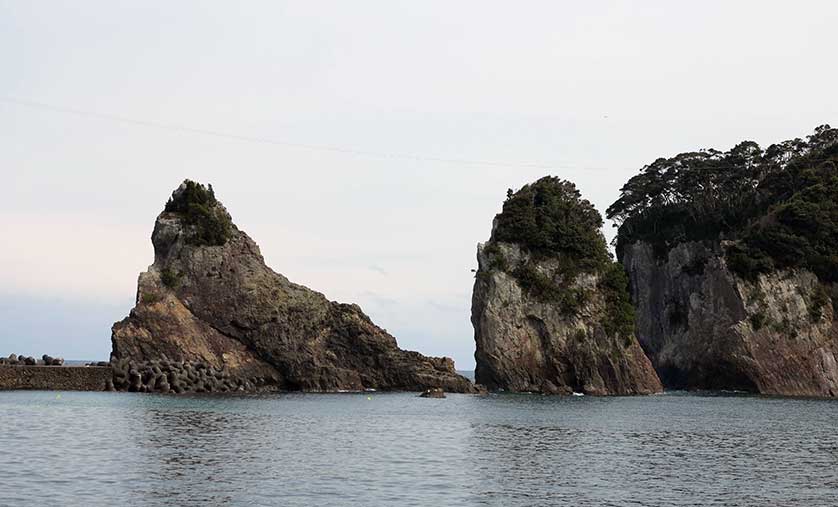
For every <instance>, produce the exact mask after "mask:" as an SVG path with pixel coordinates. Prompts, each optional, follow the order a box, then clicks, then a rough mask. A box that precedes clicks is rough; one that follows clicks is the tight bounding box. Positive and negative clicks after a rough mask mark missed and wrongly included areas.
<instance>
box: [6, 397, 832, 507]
mask: <svg viewBox="0 0 838 507" xmlns="http://www.w3.org/2000/svg"><path fill="white" fill-rule="evenodd" d="M835 421H838V403H835V402H831V401H816V400H778V399H766V398H755V397H719V396H714V397H711V396H688V395H680V394H669V395H664V396H653V397H643V398H607V399H606V398H553V397H542V396H522V395H504V396H486V397H477V396H463V395H450V396H449V398H448V399H446V400H428V399H420V398H417V397H416V396H415V395H413V394H375V395H372V396H369V395H360V394H346V395H299V394H289V395H271V396H242V397H211V396H203V397H197V396H196V397H165V396H154V395H142V394H129V393H121V394H117V393H60V395H59V393H54V392H2V393H0V428H2V430H0V449H2V452H0V505H7V504H8V505H38V504H44V503H50V504H60V505H113V504H117V503H124V504H126V505H138V506H157V505H289V506H309V505H324V506H325V505H329V506H331V505H364V506H390V505H432V506H443V505H446V506H447V505H498V506H508V505H512V506H515V505H520V506H531V505H615V506H616V505H651V506H658V505H659V506H663V505H754V506H756V505H766V504H769V505H801V506H803V505H806V506H808V505H834V498H835V496H836V493H838V466H836V465H838V436H836V431H835Z"/></svg>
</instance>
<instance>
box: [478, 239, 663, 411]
mask: <svg viewBox="0 0 838 507" xmlns="http://www.w3.org/2000/svg"><path fill="white" fill-rule="evenodd" d="M490 243H492V244H493V247H494V249H495V250H497V251H498V252H499V255H500V256H502V257H503V259H504V260H503V262H501V263H499V262H497V260H495V259H492V258H490V255H488V254H487V252H486V250H487V249H486V246H485V245H482V244H481V245H478V249H477V260H478V264H479V267H478V270H477V275H476V277H475V282H474V292H473V298H472V317H471V319H472V324H473V325H474V330H475V341H476V343H477V351H476V353H475V359H476V361H477V370H476V372H475V376H476V381H477V382H478V383H480V384H483V385H485V386H486V387H487V388H488V389H490V390H506V391H517V392H542V393H547V394H571V393H573V392H581V393H585V394H593V395H623V394H625V395H628V394H651V393H656V392H660V391H661V390H662V388H661V384H660V381H659V380H658V378H657V376H656V374H655V372H654V370H653V369H652V365H651V364H650V362H649V359H648V358H647V357H646V356H645V355H644V353H643V351H642V350H641V348H640V345H639V344H638V342H637V340H636V339H635V337H634V336H632V335H629V336H626V337H622V336H615V335H611V336H609V335H608V334H607V333H606V332H605V330H604V328H603V326H602V323H601V322H602V319H603V315H604V313H605V301H604V300H603V297H602V295H601V294H600V293H599V291H598V290H597V283H598V275H595V274H581V275H579V276H577V277H576V278H575V279H573V280H561V279H559V278H560V275H559V274H558V273H559V272H561V269H560V265H559V262H560V261H558V260H557V259H547V260H540V261H537V269H538V270H539V272H540V273H541V274H543V275H545V276H547V277H548V278H549V279H551V280H554V281H555V282H556V283H558V284H559V285H562V286H564V287H565V288H566V289H582V290H584V291H585V293H586V294H589V295H590V296H589V297H587V298H586V299H585V300H584V301H580V302H579V308H578V310H577V311H575V312H569V311H567V310H566V309H564V308H562V306H561V305H559V304H556V303H555V302H545V301H542V300H540V299H539V298H536V297H533V296H531V295H529V294H528V293H527V292H526V291H525V290H523V289H522V288H521V286H520V284H519V283H518V281H516V279H515V277H514V276H513V275H512V274H511V273H513V272H514V271H515V269H516V267H518V266H520V265H522V264H524V263H526V262H527V260H528V254H527V253H525V252H523V251H522V250H521V248H519V247H518V246H517V245H515V244H511V243H496V242H490ZM493 255H497V254H493Z"/></svg>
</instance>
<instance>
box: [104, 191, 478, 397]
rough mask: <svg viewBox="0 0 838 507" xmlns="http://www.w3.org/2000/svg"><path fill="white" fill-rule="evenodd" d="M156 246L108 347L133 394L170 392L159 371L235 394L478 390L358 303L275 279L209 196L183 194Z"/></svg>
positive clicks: (164, 218) (170, 206) (159, 224)
mask: <svg viewBox="0 0 838 507" xmlns="http://www.w3.org/2000/svg"><path fill="white" fill-rule="evenodd" d="M151 239H152V243H153V245H154V263H153V264H152V265H151V266H149V268H148V271H146V272H144V273H141V274H140V277H139V283H138V289H137V299H136V306H135V307H134V309H133V310H131V313H130V315H129V316H128V317H127V318H125V319H124V320H122V321H120V322H117V323H116V324H114V326H113V333H112V340H111V341H112V344H113V352H112V362H113V363H114V364H117V365H122V367H121V369H122V370H125V371H124V372H123V374H124V375H125V377H127V376H129V375H130V376H131V378H133V379H134V380H131V382H132V385H133V387H134V389H136V390H144V389H149V390H150V389H152V388H153V386H152V387H148V385H149V383H148V382H145V376H151V377H152V380H153V376H154V375H157V377H158V379H157V381H156V382H157V384H155V385H158V386H159V384H160V383H165V385H166V386H168V385H169V384H170V382H169V381H167V378H166V375H167V373H166V371H165V370H166V368H169V369H170V370H171V369H172V368H174V369H175V370H177V371H179V372H183V375H184V376H188V377H189V378H192V379H198V380H201V376H203V377H206V378H211V377H217V378H219V379H225V380H223V382H224V385H225V386H234V387H235V386H239V387H242V386H246V387H249V386H252V385H256V384H259V385H262V386H270V387H272V388H275V389H282V390H300V391H323V392H332V391H341V390H364V389H377V390H408V391H424V390H426V389H430V388H443V389H444V390H445V391H449V392H473V391H474V386H473V385H472V384H471V383H470V382H469V381H468V380H467V379H466V378H464V377H462V376H460V375H458V374H457V373H456V372H455V370H454V362H453V361H452V360H451V359H449V358H434V357H426V356H423V355H421V354H419V353H418V352H410V351H404V350H401V349H399V348H398V346H397V344H396V339H395V338H393V337H392V336H391V335H390V334H388V333H387V332H386V331H384V330H383V329H381V328H379V327H377V326H376V325H375V324H373V323H372V321H371V320H370V319H369V317H367V316H366V315H365V314H364V313H363V312H362V311H361V308H359V307H358V306H357V305H354V304H341V303H337V302H332V301H329V300H328V299H326V297H325V296H323V295H322V294H320V293H318V292H315V291H313V290H311V289H308V288H306V287H304V286H302V285H298V284H295V283H292V282H290V281H289V280H288V279H287V278H285V277H284V276H282V275H280V274H278V273H275V272H274V271H272V270H271V269H270V268H269V267H267V266H266V265H265V262H264V259H263V258H262V255H261V253H260V251H259V247H258V246H257V245H256V243H255V242H254V241H253V240H252V239H250V237H248V235H247V234H245V233H244V232H243V231H241V230H239V229H238V228H237V227H236V225H235V224H234V223H233V221H232V219H231V217H230V215H229V214H228V212H227V210H226V209H225V208H224V206H223V205H222V204H221V203H220V202H219V201H218V200H217V199H216V197H215V194H214V191H213V189H212V186H209V187H205V186H203V185H201V184H198V183H195V182H192V181H188V180H187V181H185V182H184V183H183V184H182V185H180V187H178V188H177V189H176V190H175V191H174V193H173V194H172V197H171V199H170V200H169V202H168V203H167V204H166V206H165V209H164V211H163V212H162V213H161V214H160V215H159V216H158V217H157V221H156V223H155V225H154V232H153V234H152V238H151ZM137 365H145V366H142V367H141V366H137ZM149 365H150V366H149ZM160 365H162V366H160ZM173 365H177V366H176V367H174V366H173ZM143 368H145V370H143ZM117 369H119V368H117ZM161 369H162V370H163V372H162V373H161V372H160V370H161ZM143 371H151V373H149V374H148V375H146V374H144V373H143ZM207 371H209V372H210V374H209V375H207V374H206V373H205V372H207ZM168 375H169V377H171V376H172V375H173V373H171V372H170V373H169V374H168ZM137 377H140V378H139V379H137ZM229 379H238V381H230V380H229ZM241 379H247V380H246V381H242V380H241ZM251 381H252V382H251ZM149 382H151V381H149ZM144 386H145V387H144ZM207 390H210V389H207Z"/></svg>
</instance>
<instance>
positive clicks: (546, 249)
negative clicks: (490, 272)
mask: <svg viewBox="0 0 838 507" xmlns="http://www.w3.org/2000/svg"><path fill="white" fill-rule="evenodd" d="M496 220H497V223H496V226H495V230H494V233H493V235H492V239H494V240H496V241H505V242H508V243H517V244H519V245H521V246H522V247H524V248H526V249H527V250H529V251H530V252H532V253H533V254H536V255H538V256H543V257H555V256H559V255H561V256H563V257H566V258H567V259H570V260H573V261H575V262H576V263H577V264H578V265H579V267H580V268H583V269H585V270H590V269H597V268H601V267H603V266H604V265H605V264H606V263H608V262H609V261H610V260H611V258H610V255H609V253H608V247H607V244H606V242H605V238H604V237H603V235H602V232H601V230H600V228H601V227H602V223H603V222H602V216H601V215H600V214H599V212H598V211H597V210H596V208H594V206H593V205H592V204H591V203H590V202H589V201H587V200H586V199H582V195H581V193H580V192H579V190H578V189H577V188H576V185H574V184H573V183H571V182H569V181H565V180H561V179H559V178H557V177H555V176H545V177H544V178H541V179H540V180H538V181H536V182H534V183H530V184H529V185H524V187H523V188H521V189H520V190H518V191H517V192H512V191H511V190H510V191H509V192H508V193H507V199H506V202H504V203H503V211H502V212H501V213H500V214H499V215H497V217H496Z"/></svg>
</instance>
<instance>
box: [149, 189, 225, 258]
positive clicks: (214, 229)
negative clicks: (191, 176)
mask: <svg viewBox="0 0 838 507" xmlns="http://www.w3.org/2000/svg"><path fill="white" fill-rule="evenodd" d="M164 211H166V212H169V213H177V214H179V215H180V216H181V217H182V218H183V221H184V222H185V223H186V224H187V225H189V226H191V227H192V234H191V235H190V236H189V237H188V238H187V242H188V243H190V244H192V245H196V246H220V245H223V244H224V243H226V242H227V240H228V239H230V234H231V233H232V229H233V223H232V221H231V220H230V216H229V215H228V214H227V213H226V212H225V211H224V210H223V209H222V208H221V207H220V206H219V205H218V201H217V200H216V198H215V192H214V191H213V190H212V185H208V186H204V185H202V184H200V183H196V182H194V181H192V180H186V181H184V182H183V185H181V187H180V188H178V189H177V190H175V191H174V193H172V197H171V198H169V201H168V202H167V203H166V207H165V208H164Z"/></svg>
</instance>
